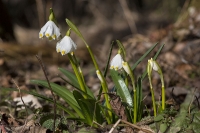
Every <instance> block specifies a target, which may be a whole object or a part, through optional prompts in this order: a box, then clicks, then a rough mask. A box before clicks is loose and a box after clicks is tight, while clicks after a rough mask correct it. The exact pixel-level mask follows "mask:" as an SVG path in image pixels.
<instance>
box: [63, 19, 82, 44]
mask: <svg viewBox="0 0 200 133" xmlns="http://www.w3.org/2000/svg"><path fill="white" fill-rule="evenodd" d="M66 22H67V24H68V25H69V27H70V28H71V29H72V30H73V31H74V32H75V33H76V34H77V35H78V36H79V37H80V38H81V39H83V40H84V38H83V35H82V34H81V32H80V31H79V30H78V28H77V27H76V26H75V25H74V24H73V23H72V22H71V21H70V20H69V19H66Z"/></svg>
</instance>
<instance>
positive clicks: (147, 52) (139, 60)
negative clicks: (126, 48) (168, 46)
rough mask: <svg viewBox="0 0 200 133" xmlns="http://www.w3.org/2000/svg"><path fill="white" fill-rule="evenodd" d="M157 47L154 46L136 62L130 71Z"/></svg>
mask: <svg viewBox="0 0 200 133" xmlns="http://www.w3.org/2000/svg"><path fill="white" fill-rule="evenodd" d="M157 45H158V43H156V44H154V45H153V46H152V47H151V48H150V49H149V50H148V51H147V52H146V53H145V54H144V55H143V56H142V57H140V59H139V60H137V61H136V63H135V64H134V65H133V66H132V67H131V69H132V70H134V69H135V68H136V66H137V65H138V64H140V62H141V61H142V60H143V59H144V58H145V57H146V56H147V55H148V54H149V53H150V52H151V51H152V50H153V49H154V48H155V47H156V46H157Z"/></svg>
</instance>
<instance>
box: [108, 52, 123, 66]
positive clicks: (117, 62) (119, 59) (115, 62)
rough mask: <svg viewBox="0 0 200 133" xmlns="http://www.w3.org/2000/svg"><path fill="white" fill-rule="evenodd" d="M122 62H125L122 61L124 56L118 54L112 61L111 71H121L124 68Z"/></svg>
mask: <svg viewBox="0 0 200 133" xmlns="http://www.w3.org/2000/svg"><path fill="white" fill-rule="evenodd" d="M122 62H123V59H122V56H121V55H120V54H117V55H116V56H115V57H114V58H113V59H112V61H111V63H110V69H113V68H114V69H115V70H118V69H121V68H122Z"/></svg>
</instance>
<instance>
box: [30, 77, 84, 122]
mask: <svg viewBox="0 0 200 133" xmlns="http://www.w3.org/2000/svg"><path fill="white" fill-rule="evenodd" d="M31 83H34V84H38V85H42V86H44V87H47V88H49V85H48V83H47V82H46V81H43V80H31ZM50 85H51V87H52V89H53V91H54V92H55V93H56V94H57V95H58V96H60V97H61V98H63V99H64V100H65V101H66V102H67V103H68V104H69V105H70V107H72V108H73V109H74V110H75V111H76V113H77V114H78V115H79V117H81V118H83V115H82V112H81V110H80V107H79V105H78V103H77V101H76V100H75V98H74V96H73V94H72V92H71V91H69V90H68V89H67V88H65V87H62V86H59V85H57V84H55V83H50ZM49 89H50V88H49Z"/></svg>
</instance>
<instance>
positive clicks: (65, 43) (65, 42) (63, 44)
mask: <svg viewBox="0 0 200 133" xmlns="http://www.w3.org/2000/svg"><path fill="white" fill-rule="evenodd" d="M76 48H77V45H76V44H75V43H74V42H73V40H72V39H71V38H70V37H69V36H65V37H64V38H63V39H61V40H60V41H59V42H58V43H57V46H56V51H57V52H61V54H62V55H65V54H68V53H71V52H73V51H74V50H76Z"/></svg>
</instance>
